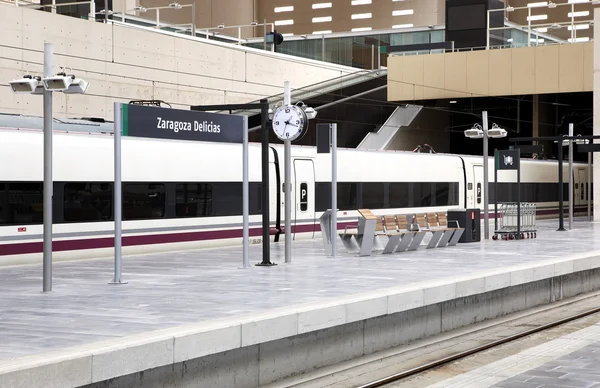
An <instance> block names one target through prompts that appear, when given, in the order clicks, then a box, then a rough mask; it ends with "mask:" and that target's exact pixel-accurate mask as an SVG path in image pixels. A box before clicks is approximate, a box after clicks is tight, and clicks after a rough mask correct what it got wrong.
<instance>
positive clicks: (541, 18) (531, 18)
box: [527, 14, 548, 21]
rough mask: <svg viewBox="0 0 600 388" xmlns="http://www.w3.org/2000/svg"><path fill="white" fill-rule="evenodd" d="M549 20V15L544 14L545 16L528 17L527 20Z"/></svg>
mask: <svg viewBox="0 0 600 388" xmlns="http://www.w3.org/2000/svg"><path fill="white" fill-rule="evenodd" d="M546 19H548V15H546V14H544V15H533V16H527V20H529V21H532V20H546Z"/></svg>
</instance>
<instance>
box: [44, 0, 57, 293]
mask: <svg viewBox="0 0 600 388" xmlns="http://www.w3.org/2000/svg"><path fill="white" fill-rule="evenodd" d="M53 9H54V8H53ZM53 67H54V45H53V44H52V43H44V77H51V76H52V68H53ZM43 192H44V205H43V206H44V258H43V261H44V270H43V273H44V275H43V290H44V292H49V291H52V194H53V182H52V92H51V91H48V90H46V88H44V188H43Z"/></svg>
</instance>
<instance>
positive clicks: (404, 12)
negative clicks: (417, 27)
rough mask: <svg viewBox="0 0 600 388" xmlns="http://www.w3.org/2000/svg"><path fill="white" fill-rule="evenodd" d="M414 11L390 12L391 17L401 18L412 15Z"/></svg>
mask: <svg viewBox="0 0 600 388" xmlns="http://www.w3.org/2000/svg"><path fill="white" fill-rule="evenodd" d="M414 13H415V11H414V10H413V9H400V10H397V11H392V16H402V15H412V14H414Z"/></svg>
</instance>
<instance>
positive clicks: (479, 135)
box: [464, 111, 506, 240]
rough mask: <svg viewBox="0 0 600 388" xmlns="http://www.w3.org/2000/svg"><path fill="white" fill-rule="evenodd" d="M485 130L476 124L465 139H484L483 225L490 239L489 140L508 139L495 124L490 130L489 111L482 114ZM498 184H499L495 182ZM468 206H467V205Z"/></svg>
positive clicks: (487, 238) (486, 237) (485, 235)
mask: <svg viewBox="0 0 600 388" xmlns="http://www.w3.org/2000/svg"><path fill="white" fill-rule="evenodd" d="M482 120H483V128H482V127H481V126H480V125H479V124H475V125H474V126H473V128H471V129H467V130H466V131H465V132H464V133H465V137H468V138H470V139H483V223H484V226H483V227H484V229H483V232H484V238H485V239H486V240H489V238H490V220H489V213H490V212H489V196H488V187H489V184H488V182H489V178H488V155H489V154H488V139H489V138H501V137H506V130H504V129H502V128H500V127H498V126H497V125H496V124H493V126H492V129H488V115H487V111H483V113H482ZM494 183H495V184H497V182H494ZM465 206H466V204H465Z"/></svg>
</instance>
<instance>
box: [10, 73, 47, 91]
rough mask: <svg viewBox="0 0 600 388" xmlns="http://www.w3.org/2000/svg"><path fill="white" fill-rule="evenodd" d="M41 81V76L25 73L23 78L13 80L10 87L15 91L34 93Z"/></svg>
mask: <svg viewBox="0 0 600 388" xmlns="http://www.w3.org/2000/svg"><path fill="white" fill-rule="evenodd" d="M40 81H41V78H40V77H38V76H35V77H32V76H30V75H25V76H23V78H21V79H16V80H13V81H11V82H10V87H11V88H12V91H13V92H14V93H33V92H35V91H36V89H37V87H38V83H39V82H40Z"/></svg>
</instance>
